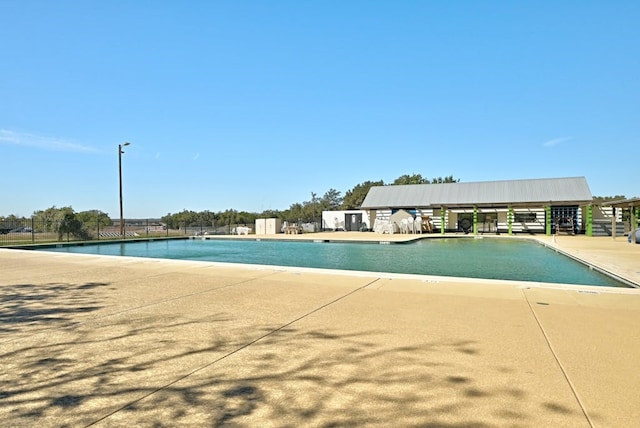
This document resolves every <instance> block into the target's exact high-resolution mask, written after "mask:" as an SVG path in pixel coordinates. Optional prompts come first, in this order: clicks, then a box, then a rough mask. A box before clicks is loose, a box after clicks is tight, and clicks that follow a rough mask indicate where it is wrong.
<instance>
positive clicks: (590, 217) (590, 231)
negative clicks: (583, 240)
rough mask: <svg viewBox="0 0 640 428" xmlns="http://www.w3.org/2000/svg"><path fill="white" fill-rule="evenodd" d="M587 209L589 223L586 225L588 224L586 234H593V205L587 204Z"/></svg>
mask: <svg viewBox="0 0 640 428" xmlns="http://www.w3.org/2000/svg"><path fill="white" fill-rule="evenodd" d="M586 209H587V224H586V225H585V226H586V230H585V235H587V236H593V205H587V206H586Z"/></svg>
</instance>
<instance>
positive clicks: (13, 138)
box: [0, 129, 97, 153]
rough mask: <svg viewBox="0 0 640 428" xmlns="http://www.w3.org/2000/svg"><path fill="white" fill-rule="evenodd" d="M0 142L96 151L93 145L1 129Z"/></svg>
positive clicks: (69, 150) (55, 148) (59, 150)
mask: <svg viewBox="0 0 640 428" xmlns="http://www.w3.org/2000/svg"><path fill="white" fill-rule="evenodd" d="M0 144H13V145H16V146H23V147H35V148H38V149H45V150H53V151H58V152H82V153H95V152H97V150H96V149H94V148H93V147H88V146H83V145H81V144H75V143H71V142H69V141H65V140H62V139H60V138H52V137H43V136H41V135H34V134H27V133H22V132H14V131H9V130H7V129H0Z"/></svg>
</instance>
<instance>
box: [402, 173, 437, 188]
mask: <svg viewBox="0 0 640 428" xmlns="http://www.w3.org/2000/svg"><path fill="white" fill-rule="evenodd" d="M400 184H429V180H427V179H426V178H423V177H422V174H412V175H409V174H404V175H401V176H400V177H398V178H396V179H395V180H393V185H396V186H397V185H400Z"/></svg>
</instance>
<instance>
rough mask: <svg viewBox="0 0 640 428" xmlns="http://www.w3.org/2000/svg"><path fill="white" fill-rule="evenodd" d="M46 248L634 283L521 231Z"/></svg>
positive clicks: (582, 282)
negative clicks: (412, 238)
mask: <svg viewBox="0 0 640 428" xmlns="http://www.w3.org/2000/svg"><path fill="white" fill-rule="evenodd" d="M44 250H45V251H56V252H66V253H84V254H100V255H113V256H131V257H151V258H164V259H181V260H199V261H215V262H228V263H246V264H260V265H273V266H296V267H311V268H323V269H342V270H358V271H369V272H389V273H409V274H418V275H436V276H454V277H469V278H486V279H506V280H516V281H534V282H549V283H558V284H579V285H595V286H611V287H626V285H625V284H624V283H621V282H619V281H616V280H615V279H614V278H612V277H609V276H607V275H604V274H602V273H600V272H598V271H596V270H593V269H591V268H589V267H588V266H585V265H584V264H582V263H579V262H577V261H575V260H573V259H571V258H569V257H566V256H564V255H562V254H559V253H557V252H555V251H553V250H551V249H549V248H547V247H545V246H544V245H542V244H540V243H537V242H534V241H529V240H521V239H472V238H441V239H424V240H419V241H416V242H413V243H408V244H402V245H380V244H378V243H340V242H330V243H327V242H311V241H276V240H273V241H272V240H228V239H221V240H217V239H207V240H202V239H182V240H156V241H142V242H120V243H109V244H96V245H83V246H73V245H72V246H63V247H58V248H46V249H44Z"/></svg>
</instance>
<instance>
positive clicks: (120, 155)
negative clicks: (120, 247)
mask: <svg viewBox="0 0 640 428" xmlns="http://www.w3.org/2000/svg"><path fill="white" fill-rule="evenodd" d="M129 144H130V143H124V144H118V176H119V178H120V236H121V237H123V238H124V218H123V214H122V154H123V153H124V152H123V151H122V148H123V147H125V146H128V145H129Z"/></svg>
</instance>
